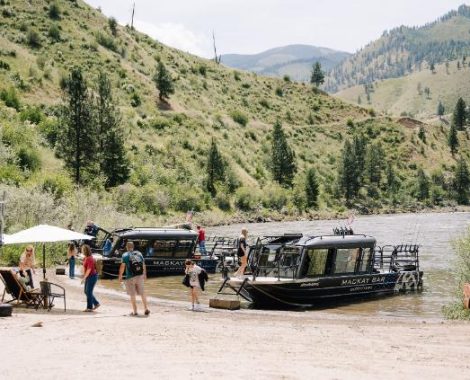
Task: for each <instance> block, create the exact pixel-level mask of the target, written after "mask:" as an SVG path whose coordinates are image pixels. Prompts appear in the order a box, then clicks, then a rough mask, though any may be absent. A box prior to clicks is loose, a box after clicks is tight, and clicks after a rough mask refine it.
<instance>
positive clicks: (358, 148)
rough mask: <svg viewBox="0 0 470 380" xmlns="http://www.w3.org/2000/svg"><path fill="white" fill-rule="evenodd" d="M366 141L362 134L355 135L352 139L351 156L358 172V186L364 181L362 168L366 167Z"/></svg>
mask: <svg viewBox="0 0 470 380" xmlns="http://www.w3.org/2000/svg"><path fill="white" fill-rule="evenodd" d="M366 150H367V141H366V139H365V137H364V136H363V135H355V136H354V140H353V156H354V163H355V166H356V172H357V174H358V187H361V185H362V183H363V181H364V169H365V167H366Z"/></svg>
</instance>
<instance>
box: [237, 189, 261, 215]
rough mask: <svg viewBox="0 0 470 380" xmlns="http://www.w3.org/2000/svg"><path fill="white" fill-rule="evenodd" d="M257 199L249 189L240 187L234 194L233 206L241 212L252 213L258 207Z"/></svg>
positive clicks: (255, 194) (254, 193)
mask: <svg viewBox="0 0 470 380" xmlns="http://www.w3.org/2000/svg"><path fill="white" fill-rule="evenodd" d="M258 201H259V197H258V195H257V193H256V192H254V191H253V189H251V188H247V187H241V188H239V189H238V190H237V191H236V193H235V206H236V207H237V208H239V209H240V210H242V211H252V210H254V209H255V208H256V206H257V205H258Z"/></svg>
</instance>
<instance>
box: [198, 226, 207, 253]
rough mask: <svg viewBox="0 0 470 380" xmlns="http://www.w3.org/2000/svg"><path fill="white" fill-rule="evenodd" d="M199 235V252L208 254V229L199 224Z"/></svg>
mask: <svg viewBox="0 0 470 380" xmlns="http://www.w3.org/2000/svg"><path fill="white" fill-rule="evenodd" d="M197 232H198V237H197V240H198V242H199V253H200V254H201V255H207V251H206V231H205V230H204V228H202V227H201V226H199V225H198V226H197Z"/></svg>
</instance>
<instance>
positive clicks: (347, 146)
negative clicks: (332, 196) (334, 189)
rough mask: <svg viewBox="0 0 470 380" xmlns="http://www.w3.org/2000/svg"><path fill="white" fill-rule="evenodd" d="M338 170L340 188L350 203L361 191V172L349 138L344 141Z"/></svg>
mask: <svg viewBox="0 0 470 380" xmlns="http://www.w3.org/2000/svg"><path fill="white" fill-rule="evenodd" d="M338 171H339V172H338V185H339V189H340V191H341V193H342V195H344V197H345V198H346V202H348V203H350V202H351V200H353V199H354V197H356V195H357V193H358V192H359V187H360V183H359V174H360V173H359V172H358V170H357V166H356V157H355V154H354V149H353V146H352V144H351V142H350V141H349V140H346V141H345V142H344V146H343V151H342V154H341V162H340V165H339V167H338Z"/></svg>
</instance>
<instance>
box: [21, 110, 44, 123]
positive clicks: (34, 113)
mask: <svg viewBox="0 0 470 380" xmlns="http://www.w3.org/2000/svg"><path fill="white" fill-rule="evenodd" d="M20 119H21V121H26V120H27V121H29V122H31V123H33V124H39V123H40V122H41V121H42V119H43V114H42V112H41V109H40V108H39V107H34V106H27V107H26V108H25V109H23V110H22V111H21V113H20Z"/></svg>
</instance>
